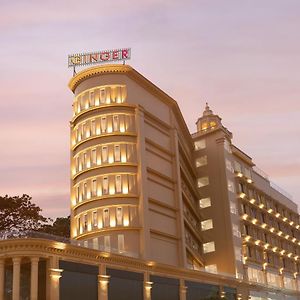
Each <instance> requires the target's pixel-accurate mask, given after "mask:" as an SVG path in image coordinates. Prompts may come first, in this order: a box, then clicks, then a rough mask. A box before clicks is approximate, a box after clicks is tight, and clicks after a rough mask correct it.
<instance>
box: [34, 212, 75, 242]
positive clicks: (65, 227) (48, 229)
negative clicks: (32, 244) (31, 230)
mask: <svg viewBox="0 0 300 300" xmlns="http://www.w3.org/2000/svg"><path fill="white" fill-rule="evenodd" d="M39 231H41V232H45V233H49V234H53V235H58V236H62V237H66V238H69V237H70V216H68V217H65V218H56V220H55V221H54V222H53V224H52V225H49V224H45V225H44V226H43V227H42V228H41V229H40V230H39Z"/></svg>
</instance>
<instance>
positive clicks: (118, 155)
mask: <svg viewBox="0 0 300 300" xmlns="http://www.w3.org/2000/svg"><path fill="white" fill-rule="evenodd" d="M114 150H115V151H114V154H115V161H121V151H120V145H115V147H114Z"/></svg>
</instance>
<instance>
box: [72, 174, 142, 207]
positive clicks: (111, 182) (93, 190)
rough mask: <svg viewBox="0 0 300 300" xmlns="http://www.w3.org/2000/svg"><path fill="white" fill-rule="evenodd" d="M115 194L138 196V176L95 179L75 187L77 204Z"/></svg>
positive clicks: (121, 175) (123, 175)
mask: <svg viewBox="0 0 300 300" xmlns="http://www.w3.org/2000/svg"><path fill="white" fill-rule="evenodd" d="M115 194H136V176H135V175H130V174H116V175H107V176H101V177H95V178H93V179H89V180H87V181H85V182H81V183H79V184H77V185H76V186H75V201H76V203H78V202H82V201H84V200H89V199H92V198H94V197H101V196H103V195H115Z"/></svg>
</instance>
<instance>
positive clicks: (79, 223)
mask: <svg viewBox="0 0 300 300" xmlns="http://www.w3.org/2000/svg"><path fill="white" fill-rule="evenodd" d="M80 233H81V220H80V217H79V218H78V219H77V234H80Z"/></svg>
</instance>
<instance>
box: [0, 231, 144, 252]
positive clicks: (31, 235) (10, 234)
mask: <svg viewBox="0 0 300 300" xmlns="http://www.w3.org/2000/svg"><path fill="white" fill-rule="evenodd" d="M14 239H46V240H51V241H55V242H61V243H65V244H70V245H74V246H77V247H83V248H88V249H93V250H99V251H103V252H109V253H115V254H119V255H124V256H129V257H136V258H137V257H138V256H139V255H138V253H135V252H130V251H120V250H119V249H116V248H112V247H110V248H108V247H105V246H104V245H101V244H98V245H96V246H97V247H90V245H89V244H88V243H86V244H85V243H84V241H77V240H72V239H70V238H66V237H62V236H57V235H53V234H48V233H44V232H39V231H34V230H25V231H19V230H2V231H0V241H1V240H14Z"/></svg>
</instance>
